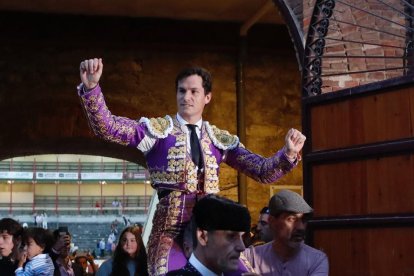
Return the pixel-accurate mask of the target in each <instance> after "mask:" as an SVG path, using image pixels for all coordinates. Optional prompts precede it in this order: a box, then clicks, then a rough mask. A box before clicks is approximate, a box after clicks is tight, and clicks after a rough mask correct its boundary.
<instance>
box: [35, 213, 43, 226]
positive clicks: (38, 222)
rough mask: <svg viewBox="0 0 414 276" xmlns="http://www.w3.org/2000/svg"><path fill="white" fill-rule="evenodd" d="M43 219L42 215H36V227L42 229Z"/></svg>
mask: <svg viewBox="0 0 414 276" xmlns="http://www.w3.org/2000/svg"><path fill="white" fill-rule="evenodd" d="M42 224H43V217H42V214H36V227H42Z"/></svg>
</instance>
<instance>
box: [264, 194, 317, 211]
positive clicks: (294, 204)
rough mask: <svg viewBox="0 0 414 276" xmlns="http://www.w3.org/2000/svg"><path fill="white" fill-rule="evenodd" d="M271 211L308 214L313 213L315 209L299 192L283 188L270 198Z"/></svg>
mask: <svg viewBox="0 0 414 276" xmlns="http://www.w3.org/2000/svg"><path fill="white" fill-rule="evenodd" d="M269 212H270V214H278V213H280V212H293V213H303V214H308V213H312V212H313V209H312V208H311V207H310V206H309V205H308V203H306V201H305V200H304V199H303V198H302V197H301V196H300V195H299V194H297V193H295V192H292V191H290V190H281V191H279V192H278V193H277V194H275V195H273V196H272V198H271V199H270V201H269Z"/></svg>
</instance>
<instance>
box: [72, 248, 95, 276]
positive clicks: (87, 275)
mask: <svg viewBox="0 0 414 276" xmlns="http://www.w3.org/2000/svg"><path fill="white" fill-rule="evenodd" d="M75 264H78V265H79V266H81V267H82V276H95V274H96V272H97V271H98V266H97V265H96V264H95V261H94V258H93V256H92V255H90V254H89V252H88V253H87V254H86V255H80V256H77V257H76V258H75Z"/></svg>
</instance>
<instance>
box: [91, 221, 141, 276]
mask: <svg viewBox="0 0 414 276" xmlns="http://www.w3.org/2000/svg"><path fill="white" fill-rule="evenodd" d="M96 275H97V276H108V275H138V276H143V275H144V276H146V275H148V266H147V253H146V250H145V247H144V243H143V242H142V237H141V232H140V231H139V228H138V227H134V226H130V227H127V228H125V229H124V230H123V231H122V233H121V236H120V238H119V242H118V245H117V246H116V249H115V253H114V256H113V257H111V258H109V259H108V260H106V261H105V262H104V263H103V264H102V265H101V266H100V267H99V270H98V272H97V274H96Z"/></svg>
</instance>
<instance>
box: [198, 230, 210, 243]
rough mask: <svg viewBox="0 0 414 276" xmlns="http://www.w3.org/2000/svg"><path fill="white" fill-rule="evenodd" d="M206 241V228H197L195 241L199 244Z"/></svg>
mask: <svg viewBox="0 0 414 276" xmlns="http://www.w3.org/2000/svg"><path fill="white" fill-rule="evenodd" d="M207 241H208V232H207V231H206V230H203V229H200V228H197V242H198V245H200V246H206V245H207Z"/></svg>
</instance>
